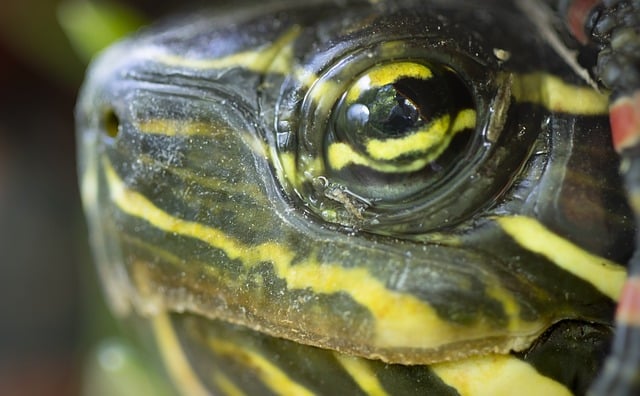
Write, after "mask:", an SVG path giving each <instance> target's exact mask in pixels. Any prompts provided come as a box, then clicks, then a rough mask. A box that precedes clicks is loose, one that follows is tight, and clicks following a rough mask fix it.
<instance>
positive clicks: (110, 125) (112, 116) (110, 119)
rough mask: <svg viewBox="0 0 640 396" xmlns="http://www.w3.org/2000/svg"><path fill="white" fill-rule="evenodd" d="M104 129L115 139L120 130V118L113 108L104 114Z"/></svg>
mask: <svg viewBox="0 0 640 396" xmlns="http://www.w3.org/2000/svg"><path fill="white" fill-rule="evenodd" d="M101 124H102V125H101V126H102V131H103V133H104V134H105V135H107V136H108V137H110V138H112V139H115V138H116V137H117V136H118V133H119V132H120V119H119V118H118V115H117V114H116V113H115V111H113V109H108V110H107V111H105V112H104V115H103V116H102V122H101Z"/></svg>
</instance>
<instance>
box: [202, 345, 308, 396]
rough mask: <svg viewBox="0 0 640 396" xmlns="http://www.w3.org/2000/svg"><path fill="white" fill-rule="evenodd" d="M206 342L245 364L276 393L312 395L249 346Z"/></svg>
mask: <svg viewBox="0 0 640 396" xmlns="http://www.w3.org/2000/svg"><path fill="white" fill-rule="evenodd" d="M208 343H209V346H210V347H211V349H213V350H214V351H215V352H217V353H219V354H221V355H225V356H228V357H230V358H232V359H235V360H237V361H239V362H241V363H242V364H243V365H244V366H247V369H248V370H253V371H255V373H256V375H257V376H258V377H259V378H260V380H262V382H263V384H264V385H265V386H266V387H267V388H269V389H270V390H271V391H272V392H273V393H274V394H276V395H300V396H313V395H314V393H313V392H310V391H309V390H307V388H305V387H304V386H303V385H300V384H298V383H297V382H295V381H294V380H292V379H291V378H289V376H288V375H287V374H286V373H285V372H284V371H282V369H281V368H280V367H278V366H276V365H275V364H273V363H271V362H270V361H269V360H267V359H266V358H265V357H264V356H262V355H261V354H260V353H258V352H256V351H254V350H252V349H251V348H250V347H249V346H246V345H238V344H236V343H233V342H229V341H224V340H220V339H210V340H209V342H208Z"/></svg>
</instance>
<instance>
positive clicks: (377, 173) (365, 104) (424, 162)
mask: <svg viewBox="0 0 640 396" xmlns="http://www.w3.org/2000/svg"><path fill="white" fill-rule="evenodd" d="M474 126H475V109H474V107H473V100H472V98H471V95H470V93H469V91H468V89H467V88H466V86H465V85H464V84H463V83H462V82H461V81H460V79H459V78H458V77H457V75H456V74H455V73H454V72H453V71H452V70H450V69H448V68H445V67H442V66H438V65H427V64H423V63H417V62H408V61H407V62H395V63H389V64H382V65H378V66H375V67H374V68H372V69H369V70H368V71H367V72H366V73H364V74H362V75H361V76H359V77H358V78H357V79H356V80H355V81H354V83H353V84H352V85H351V86H350V87H349V88H348V89H347V91H346V92H345V93H344V95H343V96H342V98H341V99H340V100H339V101H338V103H337V104H336V106H335V108H334V111H333V113H332V122H331V123H330V128H329V129H330V130H329V132H328V134H327V139H326V141H325V162H326V164H327V168H328V169H331V170H332V171H333V173H334V174H335V176H336V177H337V179H338V180H339V181H340V182H341V183H343V184H345V185H349V186H350V189H351V190H352V191H354V192H357V193H358V194H362V195H363V196H367V197H380V198H382V199H385V198H389V197H392V198H401V197H400V196H404V195H405V194H412V193H413V192H415V191H414V188H413V187H416V186H418V185H419V186H421V187H424V186H425V184H429V183H430V182H433V181H434V180H435V179H436V178H437V177H436V176H437V175H436V174H437V173H438V172H439V171H441V170H444V169H446V168H447V167H448V166H450V165H451V164H452V162H454V161H455V159H456V157H457V156H458V154H460V152H462V151H463V148H464V147H465V146H466V143H467V142H468V140H469V139H470V133H463V132H468V131H469V130H471V129H472V128H473V127H474ZM460 136H463V137H462V138H460ZM454 143H455V144H454ZM415 182H419V183H418V184H416V183H415ZM408 184H411V185H412V187H411V188H407V185H408ZM358 185H360V187H359V186H358ZM396 187H397V188H396Z"/></svg>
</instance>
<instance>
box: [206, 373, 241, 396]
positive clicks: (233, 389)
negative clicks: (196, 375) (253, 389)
mask: <svg viewBox="0 0 640 396" xmlns="http://www.w3.org/2000/svg"><path fill="white" fill-rule="evenodd" d="M213 383H214V384H216V386H217V387H218V388H220V390H221V391H222V392H223V393H224V394H225V395H227V396H244V395H245V393H244V392H243V391H242V390H241V389H240V388H238V387H237V386H236V384H234V383H233V382H231V380H230V379H229V378H227V376H225V375H223V374H222V373H221V372H219V371H218V372H216V373H215V374H214V375H213Z"/></svg>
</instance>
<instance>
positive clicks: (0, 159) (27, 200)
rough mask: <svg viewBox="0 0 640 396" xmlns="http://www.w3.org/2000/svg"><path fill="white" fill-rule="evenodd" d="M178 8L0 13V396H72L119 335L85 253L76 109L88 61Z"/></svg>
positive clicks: (73, 0)
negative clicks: (101, 350)
mask: <svg viewBox="0 0 640 396" xmlns="http://www.w3.org/2000/svg"><path fill="white" fill-rule="evenodd" d="M184 6H185V3H184V2H180V3H177V2H171V1H152V0H131V1H115V0H103V1H99V0H65V1H60V0H20V1H18V0H3V1H2V2H0V87H2V88H1V90H2V91H1V92H2V93H1V95H0V395H14V396H15V395H77V394H81V393H82V388H83V385H82V378H86V374H85V373H84V372H83V368H84V367H87V366H88V365H90V364H88V363H87V361H88V360H89V361H90V359H91V358H92V353H93V354H95V352H94V349H92V348H93V347H94V345H96V343H97V341H98V340H100V339H103V338H104V337H106V336H109V335H111V334H113V333H114V332H116V331H117V329H116V328H115V327H114V325H113V324H111V322H110V320H109V318H108V315H106V314H105V309H104V306H103V305H101V302H100V294H99V293H100V291H99V286H98V284H97V281H96V280H95V277H94V275H93V273H92V266H91V259H90V254H89V251H88V247H87V236H86V229H85V225H84V219H83V217H82V212H81V206H80V201H79V197H78V188H77V184H76V169H75V166H76V165H75V136H74V126H73V108H74V104H75V98H76V94H77V91H78V88H79V86H80V84H81V81H82V79H83V77H84V69H85V67H86V64H87V61H88V58H89V57H90V55H91V54H92V53H93V52H94V51H96V50H97V49H98V48H100V47H101V46H103V45H104V44H106V43H107V42H109V41H111V40H113V39H114V38H115V37H118V36H120V35H122V34H124V33H126V32H127V31H130V30H134V29H135V28H136V27H137V26H139V25H140V24H142V23H145V22H146V21H152V20H154V19H157V18H160V17H163V16H164V15H166V14H168V13H170V12H174V11H175V10H174V8H176V7H184ZM189 6H190V7H191V6H193V2H189ZM62 26H64V28H65V29H63V27H62ZM111 351H112V352H113V348H112V349H111ZM85 389H86V388H85ZM85 393H86V391H85ZM106 394H109V392H106ZM131 394H136V393H133V392H132V393H131Z"/></svg>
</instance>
